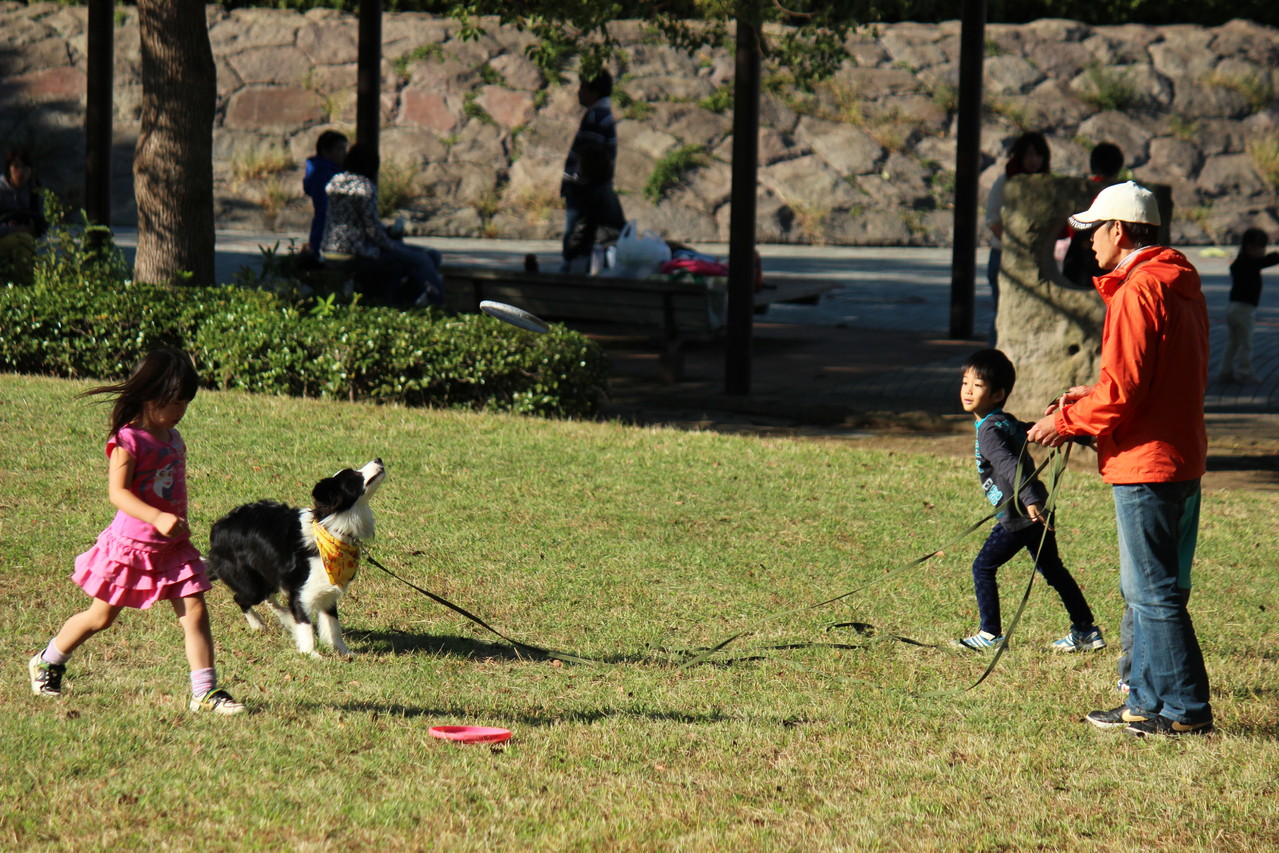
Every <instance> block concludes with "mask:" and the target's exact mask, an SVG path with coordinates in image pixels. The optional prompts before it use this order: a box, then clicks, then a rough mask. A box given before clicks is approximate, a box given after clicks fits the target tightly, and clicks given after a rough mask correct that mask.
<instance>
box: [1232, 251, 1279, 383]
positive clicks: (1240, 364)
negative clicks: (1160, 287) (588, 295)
mask: <svg viewBox="0 0 1279 853" xmlns="http://www.w3.org/2000/svg"><path fill="white" fill-rule="evenodd" d="M1266 242H1267V240H1266V232H1265V231H1262V230H1261V229H1260V228H1249V229H1248V230H1247V231H1245V232H1243V239H1242V240H1240V242H1239V256H1238V257H1237V258H1235V260H1234V263H1232V264H1231V265H1230V304H1229V305H1227V306H1226V331H1227V332H1228V334H1229V336H1230V338H1229V340H1228V341H1227V342H1226V352H1225V354H1224V355H1223V356H1222V358H1221V367H1220V368H1219V369H1218V370H1217V381H1218V382H1221V383H1223V384H1227V385H1228V384H1233V383H1236V382H1239V383H1243V384H1250V383H1253V382H1256V381H1257V375H1256V374H1255V373H1253V372H1252V330H1253V327H1255V326H1256V324H1257V317H1256V314H1257V305H1259V304H1260V303H1261V271H1262V270H1263V269H1265V268H1266V267H1273V266H1274V265H1275V264H1279V252H1271V253H1270V254H1268V255H1267V254H1266Z"/></svg>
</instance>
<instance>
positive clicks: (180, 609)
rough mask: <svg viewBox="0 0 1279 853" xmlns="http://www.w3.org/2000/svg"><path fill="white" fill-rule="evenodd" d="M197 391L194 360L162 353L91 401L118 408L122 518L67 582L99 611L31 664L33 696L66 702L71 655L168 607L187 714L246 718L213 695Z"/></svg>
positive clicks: (84, 615) (68, 628) (116, 470)
mask: <svg viewBox="0 0 1279 853" xmlns="http://www.w3.org/2000/svg"><path fill="white" fill-rule="evenodd" d="M198 385H199V378H198V376H197V374H196V371H195V366H194V365H193V364H192V363H191V357H190V356H188V355H187V354H186V353H185V352H183V351H182V350H178V349H171V348H167V347H165V348H161V349H157V350H154V351H152V352H150V353H148V354H147V356H146V358H144V359H143V360H142V361H141V363H139V364H138V366H137V367H136V368H134V371H133V374H132V375H131V376H130V377H129V378H128V379H127V380H126V381H124V382H121V383H119V384H117V385H106V386H103V387H101V388H94V389H93V390H91V391H87V392H85V395H86V396H87V395H92V394H110V395H114V398H115V402H114V405H113V407H112V409H111V417H110V431H109V434H108V438H107V458H108V459H109V460H110V463H109V468H108V474H107V493H108V495H109V496H110V498H111V503H113V504H114V505H115V506H116V509H117V510H118V512H117V513H116V516H115V520H114V521H112V522H111V526H109V527H108V528H107V529H106V530H104V531H102V533H101V534H100V535H99V536H98V541H97V544H96V545H94V546H93V548H91V549H89V551H87V552H86V553H84V554H81V555H80V556H79V557H76V560H75V573H74V574H73V575H72V576H71V578H72V580H74V581H75V582H76V583H77V584H79V585H80V587H81V588H82V589H83V590H84V591H85V592H86V593H88V594H89V595H91V596H93V603H92V604H90V605H89V608H88V609H87V610H84V611H83V612H81V613H77V614H76V615H74V616H72V617H71V618H70V619H68V620H67V621H66V622H65V623H64V624H63V626H62V630H60V631H59V632H58V634H57V636H55V637H54V638H53V639H52V640H50V641H49V645H48V646H47V647H46V648H45V650H44V651H43V652H41V653H40V654H37V655H36V656H35V657H33V658H31V660H30V662H29V663H28V664H27V669H28V672H29V674H30V676H31V689H32V691H33V692H34V693H35V694H36V695H37V696H60V695H62V676H63V673H64V672H65V671H66V664H67V659H68V658H70V657H71V653H72V652H74V651H75V650H76V649H77V648H79V647H80V645H81V644H82V643H84V641H85V640H87V639H89V637H91V636H93V635H94V634H96V633H98V632H99V631H105V630H106V629H107V628H110V627H111V625H112V624H113V623H114V622H115V620H116V617H117V616H119V615H120V611H121V610H123V609H124V608H126V607H136V608H139V609H142V610H145V609H147V608H149V607H150V606H151V605H153V604H155V603H156V602H157V601H164V600H168V601H170V602H172V604H173V611H174V613H176V614H177V617H178V623H179V624H180V625H181V627H182V632H183V635H184V636H185V639H186V656H187V662H188V663H189V664H190V667H191V693H192V697H191V703H190V708H191V710H192V711H211V712H213V713H215V714H239V713H240V712H242V711H243V710H244V706H243V705H241V704H240V703H239V702H236V701H235V700H234V699H232V698H231V694H229V693H227V692H226V691H225V690H219V689H218V687H217V672H216V671H215V670H214V666H213V634H212V632H211V631H210V629H209V616H208V612H207V611H206V609H205V605H204V591H205V590H207V589H209V579H208V576H207V574H206V573H205V569H204V563H203V561H201V559H200V552H199V551H197V550H196V549H195V546H193V545H192V544H191V530H190V528H189V527H188V525H187V518H186V514H187V486H186V445H185V444H183V442H182V436H181V435H179V434H178V430H177V425H178V421H180V420H182V416H183V415H184V414H186V410H187V404H189V403H190V402H191V400H192V398H194V397H195V392H196V390H197V388H198Z"/></svg>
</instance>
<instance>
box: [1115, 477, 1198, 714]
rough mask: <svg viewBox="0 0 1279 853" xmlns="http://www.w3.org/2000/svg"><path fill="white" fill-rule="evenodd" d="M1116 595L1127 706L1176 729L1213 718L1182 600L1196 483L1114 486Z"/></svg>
mask: <svg viewBox="0 0 1279 853" xmlns="http://www.w3.org/2000/svg"><path fill="white" fill-rule="evenodd" d="M1114 496H1115V520H1116V522H1117V526H1118V528H1119V589H1120V592H1122V593H1123V597H1124V603H1125V605H1127V606H1128V607H1129V608H1130V609H1131V610H1132V654H1131V673H1130V676H1131V677H1130V679H1129V681H1128V684H1129V687H1130V688H1131V690H1130V692H1129V694H1128V707H1129V708H1131V709H1132V710H1133V711H1134V712H1136V713H1139V714H1142V715H1143V716H1154V715H1156V714H1158V715H1159V716H1162V717H1167V718H1168V719H1170V720H1175V721H1177V722H1180V723H1202V722H1205V721H1207V720H1211V719H1212V706H1211V705H1210V704H1209V703H1208V671H1207V669H1206V668H1205V667H1204V659H1203V652H1202V651H1201V650H1200V648H1199V639H1198V637H1196V636H1195V626H1194V624H1193V623H1192V622H1191V621H1190V613H1189V611H1187V609H1186V601H1187V599H1188V598H1189V590H1190V564H1191V562H1192V561H1193V559H1194V552H1195V544H1196V539H1197V537H1198V532H1199V496H1200V491H1199V481H1198V480H1186V481H1184V482H1180V483H1140V484H1135V485H1120V486H1115V487H1114Z"/></svg>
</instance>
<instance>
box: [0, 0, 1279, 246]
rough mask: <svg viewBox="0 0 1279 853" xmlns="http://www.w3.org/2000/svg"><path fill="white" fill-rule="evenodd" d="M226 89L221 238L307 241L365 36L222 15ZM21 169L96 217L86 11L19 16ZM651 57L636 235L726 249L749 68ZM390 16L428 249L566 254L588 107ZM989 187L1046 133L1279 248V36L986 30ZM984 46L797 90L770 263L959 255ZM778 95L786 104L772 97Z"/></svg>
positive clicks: (772, 207) (7, 119)
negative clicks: (868, 252)
mask: <svg viewBox="0 0 1279 853" xmlns="http://www.w3.org/2000/svg"><path fill="white" fill-rule="evenodd" d="M208 15H209V35H210V39H211V41H212V45H213V51H214V56H215V58H216V60H217V67H218V117H217V126H216V129H215V134H214V144H215V157H216V162H215V174H216V178H217V192H218V199H217V204H218V211H217V217H218V221H219V223H220V224H221V225H224V226H231V227H235V226H243V227H251V228H261V227H263V226H268V227H279V228H281V229H286V230H288V231H291V232H300V231H304V230H305V226H306V222H307V221H308V219H309V216H310V210H309V202H308V201H307V200H306V199H305V197H303V196H302V194H301V173H302V164H303V162H304V160H305V158H306V157H307V156H308V155H309V154H311V153H312V152H313V148H314V139H315V137H316V136H317V135H318V134H319V133H320V132H321V131H322V130H325V129H327V128H330V127H336V128H338V129H342V130H345V131H348V132H349V133H353V130H354V129H353V122H354V110H355V61H356V22H355V19H354V18H353V17H352V16H349V15H343V14H340V13H337V12H334V11H331V10H314V11H311V12H308V13H305V14H301V13H297V12H287V11H276V10H265V9H239V10H236V11H234V12H228V11H226V10H224V9H222V8H221V7H209V12H208ZM0 16H2V18H3V21H4V30H5V43H4V44H3V45H2V46H0V79H3V80H4V83H3V84H2V85H0V145H9V144H15V143H17V144H26V145H27V146H28V147H31V148H33V149H35V150H37V151H40V152H42V153H41V157H42V162H41V166H42V170H41V171H42V173H43V175H44V177H45V181H46V183H48V184H49V185H50V186H51V187H54V188H55V189H57V190H59V191H60V192H62V193H63V194H64V195H65V196H66V197H68V198H69V199H70V200H71V201H72V202H73V203H75V202H76V201H78V199H79V196H80V192H81V190H80V183H81V178H80V176H79V171H80V169H81V168H82V165H81V164H82V162H83V131H82V130H81V126H82V121H83V110H84V84H85V74H84V68H85V32H84V25H85V11H84V9H83V8H67V7H63V6H60V5H57V4H53V3H43V4H41V3H35V4H32V5H30V6H24V5H19V4H16V3H13V2H0ZM117 21H118V23H117V30H116V57H115V103H114V110H115V140H116V148H115V155H114V171H115V181H114V190H113V194H114V202H115V212H114V217H115V221H116V222H117V223H122V224H123V223H129V222H131V221H133V218H134V210H133V201H132V187H131V157H132V150H133V145H134V141H135V139H136V135H137V130H138V126H137V120H138V114H139V106H140V95H141V91H140V85H139V78H138V75H139V55H138V28H137V21H136V16H135V12H134V10H133V9H132V8H131V7H124V6H122V7H120V10H119V12H118V13H117ZM615 27H616V32H617V34H618V35H619V37H620V38H621V39H622V41H623V42H624V44H625V45H626V47H627V57H626V60H625V64H624V67H622V68H621V69H620V72H621V73H620V76H619V84H618V91H619V97H617V98H616V99H615V111H616V112H617V114H618V115H619V118H620V119H621V122H620V124H619V131H618V133H619V137H620V141H621V154H620V157H619V164H618V176H617V183H618V186H619V188H620V189H621V190H622V191H623V203H624V205H625V208H626V211H627V214H628V216H630V217H632V218H638V219H639V220H640V221H641V224H642V226H643V227H645V228H654V229H656V230H658V231H660V232H664V233H665V234H667V235H669V236H673V237H679V238H682V239H687V240H693V241H698V240H701V241H707V240H726V239H727V229H728V221H729V207H728V199H729V156H730V150H731V141H732V140H731V113H730V111H729V110H728V109H725V104H724V101H725V94H726V93H727V92H728V91H729V88H728V87H731V83H732V58H731V56H730V55H728V54H727V53H724V52H717V51H705V52H702V53H699V54H697V55H695V56H689V55H687V54H683V53H681V52H679V51H676V50H674V49H672V48H669V47H666V46H665V45H663V44H661V43H660V42H659V41H658V40H657V39H656V38H655V36H654V34H653V32H652V31H651V30H650V29H649V28H648V27H647V26H646V25H645V24H643V23H642V22H633V21H623V22H618V23H617V24H616V25H615ZM457 30H458V25H457V24H456V23H455V22H452V21H450V20H447V19H439V18H433V17H431V16H428V15H421V14H387V15H386V18H385V21H384V25H383V56H384V61H383V68H382V71H383V80H384V81H385V82H384V91H383V97H382V120H383V130H382V152H383V161H384V165H385V167H386V171H385V172H384V174H383V180H382V191H383V194H384V195H390V194H393V193H394V194H396V195H397V197H401V198H404V199H405V201H404V208H405V210H404V212H405V215H406V217H407V218H408V219H409V227H410V230H411V231H412V232H414V233H419V234H436V235H447V236H482V235H487V236H503V237H552V236H557V235H558V233H559V227H560V226H559V223H560V215H561V214H560V210H559V200H558V198H557V189H558V175H559V170H560V167H561V165H562V162H563V156H564V152H565V149H566V146H567V145H568V142H569V140H570V138H571V136H572V133H573V130H574V128H575V126H576V123H577V121H578V118H579V116H580V109H579V108H578V107H577V104H576V98H575V86H574V85H572V83H571V82H569V83H567V84H552V83H550V82H548V81H547V80H546V79H545V78H544V77H543V75H542V74H541V72H539V71H538V70H537V68H536V67H534V66H533V65H532V63H530V62H529V61H528V60H527V59H526V58H525V48H526V47H527V46H528V45H529V43H530V38H529V37H528V36H527V35H524V34H521V33H519V32H516V31H515V30H512V29H503V28H499V27H496V26H495V25H489V34H488V35H486V36H484V37H482V38H480V39H479V40H477V41H461V40H459V39H458V38H457ZM987 47H988V55H987V58H986V66H985V68H986V71H985V81H986V94H985V100H986V104H987V110H986V115H985V119H984V124H983V130H982V151H983V167H984V172H983V176H982V186H983V188H985V187H988V186H989V185H990V183H991V182H992V181H993V180H994V177H995V175H996V174H998V172H999V171H1000V170H1001V169H1002V168H1003V161H1004V152H1005V151H1006V150H1007V147H1008V145H1009V144H1010V143H1011V141H1012V140H1013V139H1014V138H1015V137H1016V136H1017V135H1018V134H1020V133H1021V132H1023V131H1024V130H1027V129H1036V130H1041V131H1043V132H1045V133H1046V135H1047V136H1048V138H1049V141H1050V143H1051V144H1052V147H1053V168H1054V171H1056V172H1057V173H1059V174H1066V175H1071V174H1073V175H1079V174H1083V173H1084V172H1085V171H1086V170H1087V157H1088V149H1089V148H1090V146H1091V145H1092V144H1094V143H1096V142H1099V141H1103V140H1107V141H1111V142H1115V143H1117V144H1119V145H1120V146H1121V147H1122V148H1123V150H1124V152H1125V154H1126V156H1127V160H1128V163H1129V166H1130V168H1131V170H1132V175H1133V177H1134V178H1136V179H1137V180H1140V181H1151V182H1160V183H1166V184H1168V185H1170V186H1171V187H1172V192H1173V198H1174V202H1175V206H1176V211H1177V213H1176V219H1175V221H1174V223H1173V227H1172V237H1173V239H1174V241H1176V242H1179V243H1207V242H1228V241H1232V240H1234V239H1236V238H1237V236H1238V235H1239V233H1240V232H1241V231H1242V230H1243V229H1244V228H1246V227H1248V226H1251V225H1257V226H1260V227H1263V228H1266V229H1267V230H1269V231H1270V232H1271V233H1272V234H1274V233H1275V232H1276V230H1279V193H1277V190H1276V185H1277V183H1279V106H1277V105H1276V100H1275V90H1276V87H1277V85H1279V72H1277V71H1276V66H1277V65H1279V31H1276V30H1274V29H1271V28H1267V27H1262V26H1258V25H1255V24H1252V23H1249V22H1245V21H1234V22H1231V23H1229V24H1226V25H1224V26H1221V27H1215V28H1202V27H1194V26H1160V27H1153V26H1137V25H1126V26H1117V27H1092V26H1087V25H1084V24H1080V23H1076V22H1072V21H1064V20H1042V21H1037V22H1035V23H1032V24H1026V25H1019V26H1011V25H990V26H989V27H988V28H987ZM958 61H959V24H958V22H947V23H943V24H938V25H922V24H913V23H902V24H891V25H883V26H879V27H878V28H876V29H875V30H873V31H871V30H867V31H864V32H861V33H859V34H856V35H854V36H852V37H850V39H849V42H848V59H847V61H846V62H845V63H844V66H843V67H842V68H841V69H840V71H839V73H838V74H837V75H836V76H835V77H834V78H833V79H832V80H831V81H830V82H829V83H828V84H825V85H823V86H822V87H821V88H820V90H819V91H818V92H817V93H815V94H803V93H798V92H794V91H790V90H787V89H785V88H784V87H774V88H776V89H777V91H775V92H773V93H771V94H767V95H766V96H765V98H764V103H763V105H762V109H761V125H762V126H761V129H760V173H759V185H760V197H759V238H760V239H761V240H765V241H777V242H829V243H846V244H863V245H945V244H947V243H949V240H950V233H951V222H952V211H951V210H950V206H951V202H952V186H953V181H954V175H953V168H954V155H955V138H954V134H955V127H956V117H955V107H956V94H955V84H956V79H957V72H958ZM768 78H769V74H768V72H766V74H765V79H766V82H767V81H768ZM687 146H701V147H702V149H703V151H704V154H703V156H702V159H701V165H700V166H698V167H697V168H695V169H693V170H692V171H690V172H687V173H685V174H684V175H683V176H682V179H681V180H680V181H679V182H678V184H676V185H675V186H673V187H672V188H671V189H669V190H668V191H667V192H666V193H665V195H664V197H663V198H662V199H661V201H660V202H659V203H657V204H654V203H652V202H650V201H649V200H648V199H646V198H645V196H644V194H643V189H644V186H645V184H646V183H647V182H648V181H649V179H650V176H652V175H653V173H654V170H655V168H656V167H657V166H658V165H659V163H661V162H662V161H663V159H664V158H668V157H669V156H670V155H671V154H672V153H673V152H675V151H678V150H680V149H681V148H684V147H687Z"/></svg>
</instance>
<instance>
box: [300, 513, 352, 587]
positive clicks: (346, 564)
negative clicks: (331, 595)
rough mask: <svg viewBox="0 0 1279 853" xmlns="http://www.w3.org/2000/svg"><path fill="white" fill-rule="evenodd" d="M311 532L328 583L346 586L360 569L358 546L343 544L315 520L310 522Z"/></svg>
mask: <svg viewBox="0 0 1279 853" xmlns="http://www.w3.org/2000/svg"><path fill="white" fill-rule="evenodd" d="M311 530H312V531H313V532H314V533H315V547H316V548H318V549H319V550H320V559H321V560H322V561H323V563H324V571H325V573H326V574H328V576H329V583H331V584H333V585H334V586H342V587H344V586H346V585H347V584H348V583H350V582H351V578H353V577H355V572H356V571H357V570H358V569H359V568H360V544H359V543H358V542H356V543H354V544H351V543H348V542H343V541H342V540H341V539H339V538H337V537H336V536H334V535H333V534H332V533H330V532H329V531H328V529H327V528H325V527H324V525H322V524H320V522H318V521H315V520H312V521H311Z"/></svg>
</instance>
